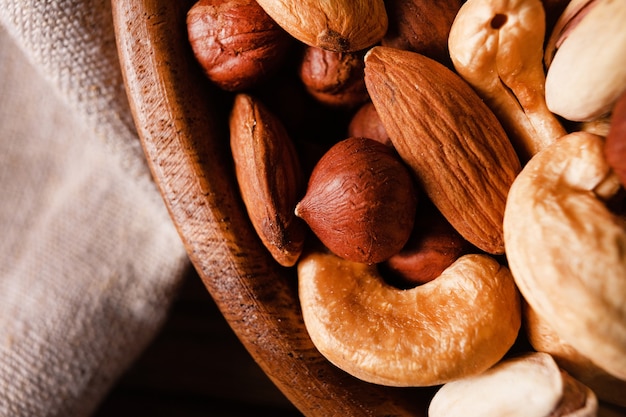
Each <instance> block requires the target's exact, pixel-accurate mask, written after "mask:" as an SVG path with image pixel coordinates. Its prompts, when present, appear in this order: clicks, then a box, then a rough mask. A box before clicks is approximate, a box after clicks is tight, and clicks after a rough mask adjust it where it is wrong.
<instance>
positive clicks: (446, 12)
mask: <svg viewBox="0 0 626 417" xmlns="http://www.w3.org/2000/svg"><path fill="white" fill-rule="evenodd" d="M461 4H462V1H461V0H438V1H436V2H435V1H433V0H386V1H385V7H386V9H387V15H388V19H389V27H388V29H387V32H386V33H385V36H384V37H383V38H382V40H381V44H382V45H383V46H389V47H392V48H397V49H404V50H407V51H413V52H418V53H420V54H423V55H425V56H427V57H429V58H432V59H434V60H436V61H439V62H441V63H443V64H446V65H449V61H450V58H449V56H448V35H449V33H450V27H451V26H452V22H453V21H454V17H455V16H456V14H457V12H458V11H459V8H460V7H461Z"/></svg>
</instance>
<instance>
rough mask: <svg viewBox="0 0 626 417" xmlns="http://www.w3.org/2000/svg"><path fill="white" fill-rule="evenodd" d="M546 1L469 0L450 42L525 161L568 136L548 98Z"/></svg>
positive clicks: (455, 58)
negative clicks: (545, 46)
mask: <svg viewBox="0 0 626 417" xmlns="http://www.w3.org/2000/svg"><path fill="white" fill-rule="evenodd" d="M544 19H545V12H544V9H543V6H542V3H541V1H540V0H530V1H526V0H468V1H467V2H466V3H465V4H464V5H463V6H462V7H461V9H460V10H459V13H458V14H457V16H456V19H455V20H454V23H453V24H452V28H451V30H450V36H449V39H448V47H449V50H450V57H451V58H452V62H453V64H454V68H455V69H456V70H457V72H458V73H459V74H460V75H461V76H462V77H463V78H464V79H465V80H466V81H467V82H468V83H469V84H471V85H472V86H473V87H474V88H475V89H476V91H477V92H478V94H479V95H480V96H481V97H482V98H483V100H485V102H486V103H487V104H488V105H489V107H490V108H491V109H492V111H493V112H494V113H495V114H496V115H497V116H498V118H499V119H500V121H501V123H502V125H503V126H504V128H505V129H506V130H507V133H508V135H509V137H510V139H511V141H512V142H513V144H514V145H515V148H516V150H517V152H518V154H519V156H520V159H521V160H523V161H526V160H528V159H529V158H530V157H531V156H532V155H534V154H535V153H537V152H538V151H539V150H540V149H542V148H544V147H545V146H547V145H549V144H550V143H552V142H554V141H555V140H556V139H558V138H559V137H561V136H563V135H565V133H566V131H565V130H564V128H563V126H562V125H561V124H560V122H559V121H558V120H557V118H556V117H555V116H554V114H552V113H551V112H550V111H549V110H548V108H547V106H546V102H545V97H544V86H545V72H544V67H543V40H544V34H545V22H544Z"/></svg>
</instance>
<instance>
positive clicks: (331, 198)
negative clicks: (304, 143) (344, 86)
mask: <svg viewBox="0 0 626 417" xmlns="http://www.w3.org/2000/svg"><path fill="white" fill-rule="evenodd" d="M416 207H417V194H416V190H415V188H414V184H413V179H412V178H411V174H410V173H409V171H408V169H407V168H406V167H405V165H404V164H403V163H402V161H401V160H400V159H399V158H398V156H397V155H396V154H395V151H393V149H391V148H389V147H388V146H385V145H383V144H381V143H380V142H377V141H375V140H373V139H367V138H358V137H355V138H348V139H345V140H342V141H340V142H339V143H337V144H335V145H334V146H332V147H331V148H330V149H329V150H328V151H327V152H326V153H325V154H324V155H323V156H322V158H321V159H320V160H319V161H318V163H317V164H316V165H315V167H314V168H313V172H312V173H311V177H310V178H309V184H308V188H307V191H306V194H305V196H304V197H303V198H302V200H301V201H300V202H299V203H298V204H297V206H296V210H295V212H296V215H297V216H299V217H301V218H302V219H304V221H305V222H306V223H307V224H308V225H309V227H310V228H311V230H312V231H313V233H314V234H315V235H316V236H317V237H318V238H319V240H320V241H321V242H322V243H323V244H324V245H325V246H326V247H327V248H328V249H330V250H331V251H332V252H333V253H335V254H336V255H338V256H340V257H342V258H345V259H348V260H351V261H354V262H361V263H367V264H373V263H378V262H381V261H383V260H385V259H388V258H389V257H390V256H391V255H393V254H395V253H397V252H398V251H399V250H400V249H401V248H402V247H403V246H404V245H405V244H406V242H407V240H408V239H409V236H410V234H411V230H412V228H413V223H414V221H415V211H416Z"/></svg>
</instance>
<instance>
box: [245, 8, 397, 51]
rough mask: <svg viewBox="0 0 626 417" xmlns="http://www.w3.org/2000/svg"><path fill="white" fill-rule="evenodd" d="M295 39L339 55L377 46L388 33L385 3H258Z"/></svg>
mask: <svg viewBox="0 0 626 417" xmlns="http://www.w3.org/2000/svg"><path fill="white" fill-rule="evenodd" d="M257 2H258V3H259V5H260V6H261V7H263V9H264V10H265V11H266V12H267V14H269V15H270V16H272V18H273V19H274V20H275V21H276V22H277V23H278V24H279V25H280V26H281V27H282V28H283V29H285V30H286V31H287V32H289V33H290V34H291V35H292V36H293V37H294V38H296V39H298V40H299V41H301V42H303V43H305V44H306V45H309V46H316V47H319V48H323V49H327V50H329V51H335V52H355V51H360V50H364V49H366V48H369V47H370V46H372V45H374V44H376V43H377V42H379V41H380V39H381V38H382V37H383V36H384V34H385V32H386V31H387V24H388V19H387V11H386V9H385V4H384V1H383V0H334V1H323V2H320V1H317V0H257Z"/></svg>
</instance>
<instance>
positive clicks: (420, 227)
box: [380, 204, 472, 288]
mask: <svg viewBox="0 0 626 417" xmlns="http://www.w3.org/2000/svg"><path fill="white" fill-rule="evenodd" d="M471 248H472V245H471V244H470V243H469V242H468V241H467V240H465V239H464V238H463V237H462V236H461V235H460V234H459V233H458V232H457V231H456V230H455V229H454V228H453V227H452V225H451V224H450V223H449V222H448V221H447V220H446V219H445V217H443V216H442V215H441V213H440V212H439V211H438V210H437V209H436V208H435V207H433V206H432V204H421V205H420V207H418V210H417V217H416V220H415V226H414V227H413V233H412V234H411V237H410V238H409V241H408V242H407V244H406V245H405V246H404V247H403V248H402V250H401V251H400V252H399V253H397V254H395V255H393V256H392V257H391V258H389V259H387V260H386V261H385V262H383V263H382V264H381V265H380V269H381V274H382V275H383V276H384V277H385V279H386V280H387V281H388V282H389V283H390V284H392V285H395V286H396V287H399V288H411V287H415V286H417V285H421V284H425V283H427V282H429V281H432V280H433V279H435V278H437V277H438V276H440V275H441V273H442V272H443V271H444V270H445V269H446V268H447V267H449V266H450V265H452V263H454V261H456V260H457V259H458V258H459V257H460V256H462V255H464V254H466V253H468V252H469V251H470V249H471Z"/></svg>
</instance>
